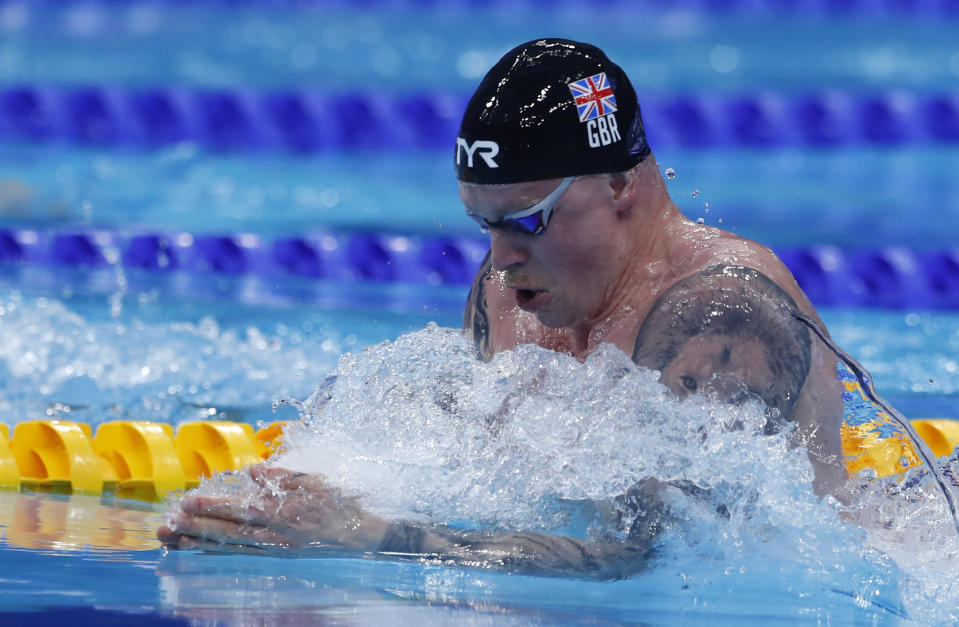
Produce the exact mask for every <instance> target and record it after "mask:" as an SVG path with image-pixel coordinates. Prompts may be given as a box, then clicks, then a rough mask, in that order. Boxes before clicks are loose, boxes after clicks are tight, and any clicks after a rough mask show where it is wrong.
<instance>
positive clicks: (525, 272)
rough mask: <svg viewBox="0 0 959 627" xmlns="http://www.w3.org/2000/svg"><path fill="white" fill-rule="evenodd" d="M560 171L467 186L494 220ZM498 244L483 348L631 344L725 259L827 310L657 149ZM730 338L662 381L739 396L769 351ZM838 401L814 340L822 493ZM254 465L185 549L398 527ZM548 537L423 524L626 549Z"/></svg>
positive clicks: (188, 511)
mask: <svg viewBox="0 0 959 627" xmlns="http://www.w3.org/2000/svg"><path fill="white" fill-rule="evenodd" d="M559 182H560V180H559V179H555V180H549V181H536V182H531V183H519V184H511V185H468V184H461V185H460V195H461V198H462V200H463V202H464V204H465V205H466V207H467V208H468V209H469V210H470V211H471V212H473V213H477V214H480V215H482V216H484V217H485V218H486V219H487V220H489V221H490V222H496V221H497V220H499V219H500V218H502V217H503V216H504V215H505V214H507V213H511V212H515V211H518V210H521V209H523V208H525V207H528V206H530V205H532V204H534V203H536V202H538V201H540V200H542V199H543V198H544V197H545V196H547V195H548V194H549V193H550V192H551V191H552V190H553V189H555V188H556V186H557V185H558V184H559ZM490 249H491V250H490V259H491V262H492V271H491V272H488V273H487V270H485V269H484V270H481V272H480V276H478V278H477V282H476V283H474V291H473V294H472V295H471V299H470V301H469V303H468V305H467V307H468V310H467V312H466V316H465V319H466V320H470V319H479V318H483V319H485V324H483V325H477V326H476V328H484V329H485V330H484V333H485V334H486V337H480V338H474V339H476V340H477V344H478V345H479V346H483V347H485V351H484V353H485V355H484V356H485V357H489V356H490V355H491V354H493V353H496V352H499V351H502V350H508V349H511V348H513V347H515V346H518V345H520V344H524V343H535V344H539V345H541V346H544V347H546V348H550V349H553V350H558V351H564V352H569V353H571V354H573V355H574V356H576V357H578V358H585V356H586V355H588V354H589V353H590V352H591V351H592V350H594V349H595V348H597V347H598V346H599V345H600V344H601V343H605V342H610V343H613V344H614V345H616V346H617V347H619V348H620V349H621V350H623V351H624V352H626V353H627V354H632V351H633V348H634V346H633V345H634V343H635V341H636V337H637V333H638V330H639V328H640V326H641V325H642V323H643V320H644V319H645V317H646V315H647V313H648V312H649V310H650V308H651V306H652V305H653V303H654V301H656V299H657V298H658V297H659V296H660V295H661V294H663V293H664V292H665V291H666V290H668V289H669V288H670V286H672V285H674V284H675V283H677V282H678V281H680V280H681V279H683V278H685V277H689V276H691V275H693V274H695V273H697V272H699V271H702V270H704V269H706V268H708V267H710V266H714V265H716V264H741V265H743V266H747V267H750V268H753V269H755V270H758V271H759V272H761V273H763V274H765V275H766V276H767V277H768V278H769V279H770V280H772V281H773V282H774V283H776V284H778V285H779V286H781V287H782V288H783V289H784V290H785V291H786V292H787V293H788V294H789V295H790V296H791V297H792V299H793V300H794V301H795V303H796V304H797V306H798V308H799V309H800V310H801V311H803V312H804V313H806V314H807V315H809V316H810V317H812V318H813V319H814V320H817V321H818V318H817V317H816V314H815V311H814V310H813V308H812V305H811V304H810V303H809V301H808V299H807V298H806V297H805V295H804V294H803V293H802V291H801V290H800V289H799V287H798V285H796V283H795V281H794V280H793V278H792V275H791V274H790V273H789V271H788V270H786V268H785V266H783V265H782V263H781V262H780V261H779V260H778V259H777V258H776V257H775V255H773V254H772V253H771V252H770V251H769V250H768V249H766V248H765V247H763V246H760V245H759V244H756V243H755V242H750V241H748V240H745V239H743V238H740V237H737V236H735V235H733V234H730V233H726V232H723V231H720V230H719V229H714V228H711V227H706V226H702V225H697V224H694V223H692V222H690V221H689V220H687V219H686V218H685V217H683V216H682V214H681V213H680V212H679V210H678V208H677V207H676V206H675V205H674V204H673V203H672V202H671V201H670V199H669V196H668V194H667V193H666V189H665V183H664V182H663V180H662V177H661V176H660V174H659V171H658V168H657V166H656V163H655V159H654V158H653V157H652V156H650V157H649V158H648V159H647V160H646V161H644V162H643V163H641V164H640V165H639V166H637V167H636V168H634V169H633V170H631V171H629V172H626V173H621V174H615V175H595V176H589V177H583V178H582V179H579V180H576V181H574V182H573V183H572V184H571V185H570V186H569V187H568V188H567V190H566V192H565V193H564V194H563V196H562V197H561V198H560V201H559V202H558V204H557V205H556V208H555V210H554V212H553V216H552V218H551V220H550V222H549V225H548V226H547V229H546V231H545V232H544V233H542V234H540V235H528V234H522V233H517V232H514V231H509V230H506V229H498V228H494V229H493V230H492V232H491V234H490ZM476 286H479V287H480V289H476ZM467 327H469V325H467ZM726 348H727V346H726V343H725V342H724V341H723V340H722V339H721V338H717V337H714V338H708V337H706V338H703V339H699V340H697V341H695V342H688V343H687V345H685V346H683V350H682V351H680V359H679V360H677V362H678V363H677V364H675V365H674V367H672V368H666V369H664V375H663V376H664V379H663V381H664V383H665V384H667V385H668V386H669V387H670V388H671V389H673V390H674V391H675V392H677V393H678V394H686V393H690V392H691V390H690V389H689V385H688V381H689V380H693V379H695V381H696V388H697V389H696V393H703V392H704V391H709V390H714V392H715V393H716V394H718V395H720V396H724V395H725V396H727V397H730V398H732V397H733V396H735V395H736V393H737V392H738V391H739V390H741V389H742V388H743V387H746V388H747V389H749V388H750V386H751V385H759V384H760V381H761V380H762V378H763V377H764V376H766V373H765V372H764V371H763V369H762V367H761V363H762V361H761V360H759V359H757V358H756V352H757V351H758V350H759V349H757V348H756V347H755V346H751V345H749V344H748V343H747V344H744V345H742V346H738V347H735V348H733V347H730V350H729V351H728V354H727V351H726ZM703 351H705V353H703ZM710 370H712V371H713V372H709V371H710ZM684 377H687V379H684ZM840 404H841V399H840V397H839V392H838V383H837V382H836V378H835V361H834V359H833V358H830V356H829V355H827V354H826V353H824V352H823V351H822V350H821V349H819V348H815V349H814V357H813V367H812V369H811V371H810V376H809V378H808V379H807V382H806V385H805V386H804V388H803V391H802V393H801V394H800V396H799V400H798V401H797V403H796V406H795V410H794V412H793V414H794V418H795V420H796V421H797V423H799V430H798V433H799V434H800V436H801V437H804V438H806V437H808V441H803V442H802V443H803V444H805V445H807V446H808V448H809V450H810V459H811V460H812V461H813V464H814V465H817V464H818V465H817V490H818V491H820V492H821V493H826V492H829V491H830V490H831V489H832V486H834V485H835V483H836V482H837V481H844V471H842V470H841V469H840V468H838V467H837V466H836V465H835V462H834V459H835V458H836V455H837V454H838V452H839V448H838V447H839V443H838V419H839V416H840V413H839V412H840V409H841V405H840ZM834 423H835V424H834ZM823 427H824V428H823ZM806 434H809V435H808V436H807V435H806ZM823 434H826V436H825V439H823ZM833 436H835V437H833ZM820 460H821V461H820ZM249 472H250V475H251V477H252V478H253V480H254V482H255V483H256V484H257V485H258V486H259V487H260V490H261V491H264V494H265V496H264V503H266V505H263V506H254V507H252V508H251V507H249V506H242V505H240V504H237V503H234V502H231V499H227V498H220V499H214V498H210V497H200V496H196V495H189V496H187V497H185V498H184V499H183V500H182V502H181V504H180V508H179V510H178V511H177V512H175V514H174V517H173V519H172V520H171V521H170V523H169V524H168V525H165V526H163V527H161V528H160V529H159V531H158V534H157V535H158V537H159V538H160V540H161V541H162V542H164V544H166V545H167V546H170V547H173V548H198V549H209V550H224V549H226V550H240V551H262V550H270V549H274V548H282V549H302V548H309V547H329V548H338V549H346V550H359V551H371V550H375V549H376V547H378V546H379V543H380V542H382V541H383V537H384V536H385V535H387V533H388V529H389V528H390V523H389V522H388V521H384V520H382V519H380V518H378V517H375V516H372V515H370V514H368V513H367V512H364V511H363V510H362V509H361V508H360V507H359V505H358V504H357V502H356V501H355V500H353V499H350V498H348V497H344V496H343V495H339V494H337V492H336V491H335V490H333V489H332V488H330V487H329V486H327V485H326V484H325V483H324V482H323V480H322V479H321V478H319V477H313V476H305V475H301V474H299V473H291V472H289V471H284V470H281V469H268V470H267V469H262V470H261V469H252V470H250V471H249ZM840 475H841V476H840ZM277 492H278V493H281V494H284V493H292V496H290V497H286V496H284V497H283V499H282V502H279V501H276V497H275V496H273V495H274V494H275V493H277ZM271 499H272V500H271ZM424 533H426V532H424ZM542 535H543V534H540V535H539V536H536V537H531V536H530V534H521V533H514V534H504V535H503V536H502V537H499V538H495V539H493V538H489V537H483V538H478V539H477V538H466V539H464V538H462V537H459V536H457V537H455V538H453V539H451V538H450V537H449V536H448V535H444V534H441V533H434V532H432V531H430V532H428V533H426V535H422V534H421V536H422V537H418V539H417V541H416V543H415V545H416V548H417V549H418V550H426V551H428V552H430V553H435V554H437V555H440V556H447V557H449V556H453V558H457V559H458V558H459V557H463V556H464V555H466V556H467V557H466V558H464V559H467V561H469V562H470V563H475V562H476V561H477V559H478V558H477V557H476V554H475V552H472V553H470V552H467V553H464V552H463V551H465V550H466V549H464V547H467V548H469V547H474V548H475V547H480V549H477V550H481V551H487V553H488V554H490V555H494V554H495V555H497V556H499V557H497V558H496V559H497V560H499V562H498V563H501V564H502V563H506V562H509V563H515V560H516V559H518V557H517V556H522V557H527V558H530V559H531V560H533V562H535V563H537V564H540V565H542V564H547V563H551V564H560V565H571V566H570V567H571V568H581V567H582V568H593V567H595V564H596V563H599V562H609V561H610V560H613V561H615V559H618V558H616V557H613V558H610V557H609V556H610V552H609V551H608V550H607V549H606V547H587V546H582V543H578V542H579V541H574V540H572V539H568V538H560V539H557V538H556V537H554V536H549V537H545V538H544V537H541V536H542ZM556 543H559V544H556ZM254 547H255V548H254ZM620 548H621V547H620ZM636 550H637V551H640V552H641V550H640V549H636ZM621 552H622V551H620V553H621ZM503 556H506V557H503ZM570 556H573V557H570ZM576 556H578V557H576ZM507 558H509V559H507ZM577 559H580V560H581V561H580V562H577V561H576V560H577ZM504 560H506V562H504ZM510 560H513V562H510ZM550 560H553V561H552V562H550ZM577 565H578V566H577ZM597 568H598V567H597Z"/></svg>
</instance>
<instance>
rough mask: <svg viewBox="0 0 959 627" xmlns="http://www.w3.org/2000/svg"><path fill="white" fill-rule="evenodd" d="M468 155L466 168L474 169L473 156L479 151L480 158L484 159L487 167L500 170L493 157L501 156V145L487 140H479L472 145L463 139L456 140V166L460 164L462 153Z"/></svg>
mask: <svg viewBox="0 0 959 627" xmlns="http://www.w3.org/2000/svg"><path fill="white" fill-rule="evenodd" d="M461 150H462V152H465V153H466V167H468V168H472V167H473V154H474V153H475V152H476V151H477V150H479V156H481V157H482V158H483V161H485V162H486V165H487V166H489V167H491V168H498V167H499V165H497V163H496V162H495V161H493V157H495V156H496V155H498V154H499V144H497V143H496V142H494V141H490V140H487V139H477V140H476V141H475V142H473V143H472V144H468V143H466V140H465V139H463V138H462V137H457V138H456V165H459V164H460V151H461Z"/></svg>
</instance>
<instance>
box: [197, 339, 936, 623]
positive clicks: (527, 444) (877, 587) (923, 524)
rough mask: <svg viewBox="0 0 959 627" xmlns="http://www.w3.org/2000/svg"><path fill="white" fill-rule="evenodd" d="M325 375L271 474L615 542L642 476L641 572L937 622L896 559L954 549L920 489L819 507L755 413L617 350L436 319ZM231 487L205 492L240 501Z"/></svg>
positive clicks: (804, 466)
mask: <svg viewBox="0 0 959 627" xmlns="http://www.w3.org/2000/svg"><path fill="white" fill-rule="evenodd" d="M336 375H337V378H336V380H335V382H334V383H333V384H332V385H331V386H330V385H327V386H321V388H320V389H318V390H317V393H316V394H314V395H313V397H311V398H310V399H309V400H308V401H306V402H305V403H304V404H303V405H302V407H301V413H302V417H303V418H304V419H305V422H304V425H303V426H294V427H292V428H291V429H290V430H289V431H288V432H287V435H286V445H287V451H286V453H285V454H284V455H283V456H282V457H280V458H279V459H278V460H277V461H276V462H275V463H276V464H277V465H281V466H284V467H288V468H291V469H295V470H300V471H307V472H316V473H320V474H322V475H324V476H325V477H326V479H327V481H328V482H329V483H330V484H332V485H335V486H337V487H340V488H342V489H343V490H344V491H345V492H347V493H351V494H356V495H359V496H360V497H361V499H362V502H363V505H364V506H365V507H366V508H368V509H369V510H370V511H373V512H375V513H377V514H380V515H384V516H388V517H391V518H398V519H405V520H418V521H423V522H431V523H452V524H454V525H457V526H466V527H470V528H485V529H504V528H508V529H527V530H530V529H539V530H549V531H553V532H556V533H560V534H565V535H573V536H578V537H586V538H596V537H609V536H616V535H622V534H623V532H624V530H625V529H627V528H628V526H629V524H630V522H631V520H630V519H629V512H628V511H625V510H622V509H618V506H617V504H616V502H615V497H617V496H619V495H622V494H623V493H624V492H625V491H626V490H627V489H628V488H629V487H630V486H632V485H634V484H636V483H637V482H639V481H642V480H644V479H654V480H656V481H658V482H661V483H662V484H665V486H666V487H665V488H664V491H663V493H662V498H663V499H664V501H665V502H666V503H667V505H668V506H669V507H670V509H671V510H672V512H673V519H672V520H671V522H670V523H668V524H667V526H666V532H665V533H664V534H663V536H662V538H661V547H660V550H659V551H658V552H657V557H656V558H655V560H654V561H653V563H652V564H651V566H650V573H648V574H646V575H638V576H639V577H648V576H649V575H650V574H653V575H655V577H666V578H667V580H668V581H674V582H676V583H677V585H681V586H682V587H683V589H686V588H688V587H692V588H693V589H695V590H697V592H698V593H699V594H700V595H704V597H701V598H712V599H714V600H715V599H718V598H721V597H722V596H723V595H724V594H727V593H731V592H735V591H740V592H742V591H749V590H755V588H756V586H773V587H774V588H775V589H776V590H777V591H778V592H779V593H782V594H787V595H789V596H790V597H794V598H795V600H796V602H797V603H800V604H801V603H802V601H801V600H802V599H804V598H809V599H816V598H818V597H821V596H822V595H823V594H827V595H835V594H838V595H845V596H846V597H851V598H852V599H853V600H854V601H853V602H854V603H855V604H856V605H857V606H858V607H860V608H862V609H863V610H869V611H870V612H879V614H881V615H884V616H886V617H891V616H897V615H898V616H902V615H904V614H903V613H902V612H903V610H902V609H901V608H900V607H899V604H900V602H904V603H905V604H906V610H905V611H907V612H908V613H909V615H911V616H912V617H914V618H916V617H922V618H923V619H929V620H946V619H947V618H948V616H949V611H950V610H949V609H948V608H943V607H942V606H941V605H939V604H937V603H934V602H933V597H934V596H935V595H936V594H937V593H939V592H940V591H941V589H942V583H941V582H937V583H932V582H931V581H930V580H929V579H928V578H925V577H923V576H922V575H923V573H922V571H921V569H919V570H916V569H913V568H907V569H903V570H900V568H897V564H896V563H895V562H894V561H893V559H891V558H895V559H896V560H899V559H904V558H909V557H911V559H912V560H913V561H912V562H910V564H912V563H914V562H915V560H916V559H917V558H916V554H917V553H922V554H923V555H924V556H925V557H920V558H918V559H921V560H925V563H929V562H931V561H932V560H933V558H932V556H933V555H935V556H936V557H937V559H938V560H939V561H942V559H943V557H942V556H943V549H944V548H945V549H947V550H946V551H945V553H946V554H948V555H951V554H952V553H954V551H953V550H952V548H950V547H954V544H951V543H952V542H953V539H954V535H955V534H954V531H953V530H952V528H951V523H950V521H949V519H948V516H946V515H945V512H944V510H943V508H942V503H941V498H940V499H939V501H937V500H936V494H935V489H934V488H933V487H930V486H929V485H928V484H927V482H923V481H914V482H912V484H910V485H909V486H908V487H904V486H899V484H892V483H885V484H881V485H880V484H878V483H877V482H875V481H869V480H868V478H867V477H866V478H860V479H859V480H860V483H861V484H862V488H861V490H860V491H861V492H862V493H863V494H861V495H860V499H861V502H862V503H865V504H864V505H852V506H843V505H840V504H839V503H838V501H836V500H835V499H832V498H826V499H820V498H818V497H817V496H816V495H815V494H814V493H813V490H812V487H811V486H812V481H813V470H812V467H811V465H810V463H809V461H808V458H807V456H806V453H805V451H804V450H803V449H801V448H795V447H792V446H790V443H789V437H788V436H789V434H788V433H782V434H777V435H771V436H770V435H763V427H764V425H765V417H764V413H763V411H762V407H760V406H759V405H758V404H756V403H752V404H750V403H747V404H746V405H744V406H742V407H730V406H728V405H723V404H719V403H714V402H712V401H710V400H708V399H704V398H701V397H690V398H688V399H685V400H678V399H676V398H675V397H673V396H672V395H671V394H670V393H669V392H668V391H667V389H666V388H665V387H664V386H662V385H660V384H659V383H658V382H657V375H656V373H654V372H650V371H647V370H645V369H642V368H639V367H636V366H635V365H634V364H633V363H632V362H631V361H630V359H629V357H628V356H626V355H625V354H624V353H622V352H621V351H619V350H617V349H615V348H614V347H612V346H606V347H602V348H601V349H600V350H598V351H596V352H595V353H594V354H592V355H591V356H590V357H589V358H588V359H587V360H586V361H585V362H583V363H580V362H578V361H577V360H575V359H573V358H571V357H569V356H567V355H562V354H557V353H554V352H551V351H548V350H545V349H541V348H538V347H535V346H523V347H520V348H518V349H516V350H513V351H509V352H505V353H502V354H499V355H497V356H496V357H495V358H494V359H493V360H492V361H490V362H488V363H483V362H480V361H478V360H476V359H475V357H474V355H473V351H472V348H471V346H470V345H469V343H468V342H467V341H466V340H465V339H464V338H463V337H462V335H461V334H460V333H459V332H458V331H454V330H449V329H442V328H438V327H436V326H435V325H431V326H430V327H428V328H427V329H425V330H424V331H421V332H417V333H413V334H410V335H406V336H402V337H400V338H398V339H397V340H396V341H394V342H384V343H382V344H380V345H377V346H374V347H371V348H368V349H366V350H364V351H363V352H362V353H358V354H350V353H348V354H345V355H344V356H343V357H342V358H341V359H340V363H339V366H338V368H337V371H336ZM235 480H236V478H232V479H222V478H221V479H220V480H217V481H212V482H207V483H206V484H205V485H204V486H201V490H203V491H206V492H208V493H212V494H223V493H232V494H234V495H235V494H236V489H238V486H237V485H236V483H235ZM893 485H896V486H899V487H898V488H895V487H890V486H893ZM678 486H683V487H684V489H680V488H679V487H678ZM239 489H240V490H245V489H246V488H243V487H239ZM880 498H886V499H889V500H891V502H892V503H893V505H887V506H886V508H887V509H886V510H884V512H885V513H888V514H891V515H892V518H891V519H890V520H883V521H882V522H881V524H880V526H881V527H882V528H883V529H884V531H885V535H884V534H883V533H878V534H877V533H873V532H869V533H867V532H866V531H865V530H864V529H863V527H861V526H859V525H857V524H852V523H850V522H849V520H848V519H850V518H852V519H856V518H857V517H858V518H859V521H860V522H864V521H863V518H864V516H865V515H866V514H869V513H871V512H872V509H871V508H872V507H873V505H874V504H875V503H874V502H875V501H876V500H878V499H880ZM890 508H894V509H890ZM880 517H881V516H880ZM872 522H876V521H872ZM903 536H908V538H910V542H909V543H908V544H906V545H904V544H902V537H903ZM896 543H899V546H900V547H902V546H908V547H909V549H908V550H906V551H901V552H896V551H894V550H893V549H894V548H895V545H896ZM946 561H947V562H949V561H952V563H955V562H954V560H953V558H951V557H949V558H947V559H946ZM940 573H941V571H940ZM951 579H953V580H954V579H955V577H954V576H953V577H951ZM948 588H949V595H952V594H953V592H952V586H948ZM949 598H952V597H951V596H950V597H949ZM818 602H819V601H815V600H813V601H812V603H813V604H815V603H818Z"/></svg>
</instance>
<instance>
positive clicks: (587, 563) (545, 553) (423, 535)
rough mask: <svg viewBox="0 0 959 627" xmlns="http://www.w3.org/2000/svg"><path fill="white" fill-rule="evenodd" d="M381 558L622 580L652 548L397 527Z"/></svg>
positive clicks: (545, 535) (393, 526)
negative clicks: (421, 560) (424, 560)
mask: <svg viewBox="0 0 959 627" xmlns="http://www.w3.org/2000/svg"><path fill="white" fill-rule="evenodd" d="M376 553H377V554H378V555H381V556H383V557H388V558H391V559H416V560H420V559H428V560H429V559H432V560H437V561H440V562H445V563H453V564H459V565H463V566H471V567H474V568H491V569H496V570H506V571H508V572H518V573H523V574H533V575H553V576H556V575H565V576H569V575H575V576H580V577H590V578H595V579H621V578H623V577H627V576H629V575H631V574H633V573H635V572H638V571H640V570H642V568H643V567H644V566H645V565H646V563H647V561H648V559H649V554H650V553H651V547H650V546H648V545H642V544H640V543H637V542H628V541H627V542H623V543H620V542H613V541H605V542H586V541H583V540H579V539H577V538H570V537H566V536H556V535H552V534H548V533H541V532H535V531H503V532H492V531H462V530H457V529H451V528H449V527H442V526H424V525H418V524H413V523H402V522H393V523H389V524H388V526H387V527H386V532H385V534H384V536H383V539H382V541H381V542H380V544H379V546H378V547H377V551H376Z"/></svg>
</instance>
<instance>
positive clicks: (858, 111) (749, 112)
mask: <svg viewBox="0 0 959 627" xmlns="http://www.w3.org/2000/svg"><path fill="white" fill-rule="evenodd" d="M0 1H2V0H0ZM957 1H959V0H957ZM468 96H469V94H466V93H458V94H457V93H448V92H433V93H426V94H392V95H389V94H383V93H378V92H369V93H351V94H340V95H337V94H325V93H321V92H318V91H311V90H308V89H298V90H294V89H290V90H281V91H262V92H259V91H253V90H250V89H246V88H237V89H201V88H186V87H182V88H180V87H178V88H163V87H158V88H152V89H140V88H122V87H114V86H102V85H86V86H72V87H64V86H41V85H20V86H7V87H4V88H0V139H14V140H21V141H40V142H43V141H65V142H68V143H73V144H79V145H91V146H97V147H123V146H128V147H129V146H133V147H140V148H146V149H151V148H158V147H162V146H164V145H169V144H173V143H176V142H182V141H192V142H197V143H198V144H199V145H201V146H203V147H205V148H208V149H210V150H213V151H225V152H230V151H257V150H279V151H293V152H302V153H311V152H316V151H321V150H343V149H364V148H376V149H379V150H383V149H391V150H404V149H406V150H410V149H423V148H426V149H436V150H449V149H450V147H451V146H453V145H454V142H455V138H456V132H457V128H458V125H459V118H460V115H461V114H462V111H463V109H464V107H465V105H466V102H467V99H468ZM640 96H641V102H642V106H643V114H644V118H645V121H646V129H647V133H648V134H649V139H650V144H651V145H652V146H654V147H655V148H671V147H682V148H707V147H718V146H743V147H755V148H771V147H787V146H799V147H842V146H850V145H862V144H867V145H889V146H901V145H908V144H947V145H955V144H959V91H944V92H938V93H932V94H925V93H912V92H901V91H893V92H888V93H885V92H882V93H871V94H851V93H843V92H832V91H823V92H810V93H807V94H804V95H798V96H794V95H787V94H782V93H774V92H763V93H747V94H740V95H732V96H728V95H718V96H717V95H708V94H659V95H657V94H640ZM333 112H335V115H333Z"/></svg>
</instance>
